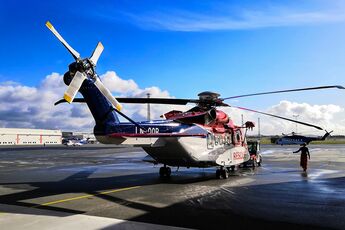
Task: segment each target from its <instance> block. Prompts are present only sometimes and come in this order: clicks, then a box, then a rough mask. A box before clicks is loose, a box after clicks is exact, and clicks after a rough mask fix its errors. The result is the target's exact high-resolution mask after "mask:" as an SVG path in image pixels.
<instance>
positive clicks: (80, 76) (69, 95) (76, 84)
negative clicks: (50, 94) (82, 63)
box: [63, 71, 87, 103]
mask: <svg viewBox="0 0 345 230" xmlns="http://www.w3.org/2000/svg"><path fill="white" fill-rule="evenodd" d="M86 78H87V77H86V75H85V74H84V73H81V72H79V71H77V73H76V74H75V75H74V77H73V79H72V81H71V83H70V84H69V86H68V88H67V90H66V92H65V94H64V96H63V97H64V99H65V100H66V101H67V102H68V103H71V102H72V101H73V99H74V97H75V95H76V94H77V93H78V90H79V88H80V86H81V84H83V82H84V80H85V79H86Z"/></svg>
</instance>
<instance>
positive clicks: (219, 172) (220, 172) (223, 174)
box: [216, 167, 229, 179]
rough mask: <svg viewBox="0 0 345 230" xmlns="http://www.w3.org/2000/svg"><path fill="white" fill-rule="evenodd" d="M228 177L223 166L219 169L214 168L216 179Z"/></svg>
mask: <svg viewBox="0 0 345 230" xmlns="http://www.w3.org/2000/svg"><path fill="white" fill-rule="evenodd" d="M228 177H229V173H228V170H227V169H225V168H224V167H220V169H217V170H216V178H217V179H221V178H224V179H227V178H228Z"/></svg>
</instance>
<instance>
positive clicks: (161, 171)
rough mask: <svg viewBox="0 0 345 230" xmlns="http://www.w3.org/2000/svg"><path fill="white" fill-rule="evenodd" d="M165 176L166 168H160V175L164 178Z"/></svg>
mask: <svg viewBox="0 0 345 230" xmlns="http://www.w3.org/2000/svg"><path fill="white" fill-rule="evenodd" d="M165 174H166V170H165V168H164V167H160V168H159V175H160V176H161V177H164V176H165Z"/></svg>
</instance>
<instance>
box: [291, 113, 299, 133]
mask: <svg viewBox="0 0 345 230" xmlns="http://www.w3.org/2000/svg"><path fill="white" fill-rule="evenodd" d="M292 116H293V117H294V118H295V121H297V118H298V117H299V115H297V114H296V115H292ZM296 133H297V123H296Z"/></svg>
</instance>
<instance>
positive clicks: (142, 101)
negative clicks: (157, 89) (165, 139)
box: [117, 97, 199, 105]
mask: <svg viewBox="0 0 345 230" xmlns="http://www.w3.org/2000/svg"><path fill="white" fill-rule="evenodd" d="M117 100H118V101H119V102H122V103H132V104H145V103H149V104H167V105H186V104H188V103H198V102H199V100H194V99H176V98H154V97H151V98H134V97H130V98H117Z"/></svg>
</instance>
